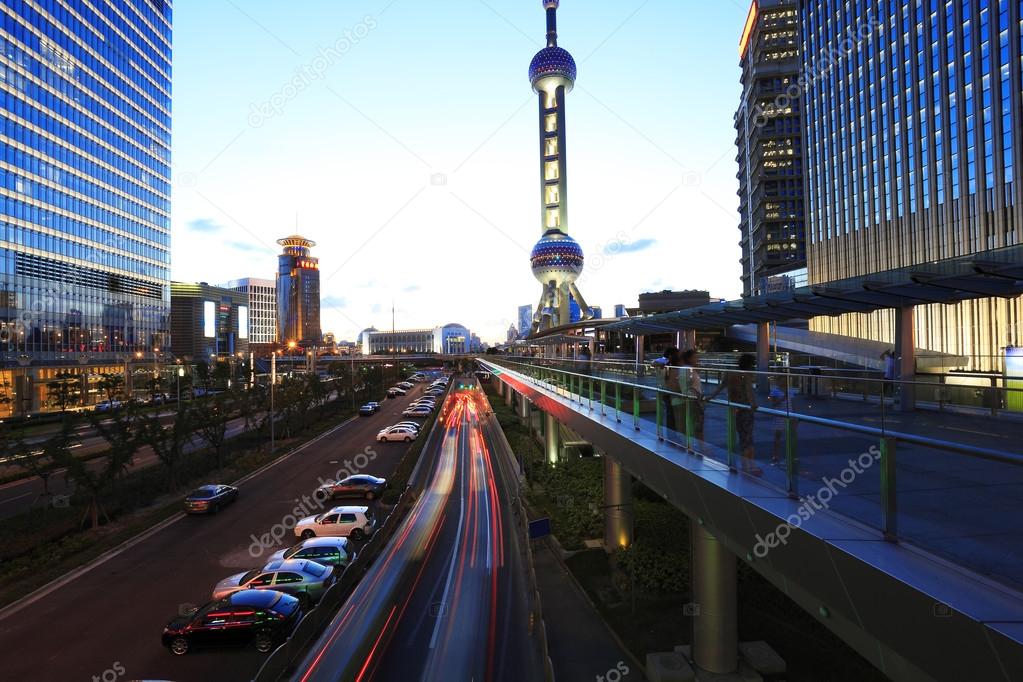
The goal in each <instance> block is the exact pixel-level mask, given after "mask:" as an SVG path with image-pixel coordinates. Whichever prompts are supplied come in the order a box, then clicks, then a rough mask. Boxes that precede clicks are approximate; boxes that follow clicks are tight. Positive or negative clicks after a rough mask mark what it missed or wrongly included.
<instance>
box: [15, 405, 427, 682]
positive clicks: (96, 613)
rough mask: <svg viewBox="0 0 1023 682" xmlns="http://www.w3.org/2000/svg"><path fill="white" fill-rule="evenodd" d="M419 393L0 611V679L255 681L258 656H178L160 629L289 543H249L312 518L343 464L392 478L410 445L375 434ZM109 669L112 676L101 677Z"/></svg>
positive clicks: (217, 652) (247, 652)
mask: <svg viewBox="0 0 1023 682" xmlns="http://www.w3.org/2000/svg"><path fill="white" fill-rule="evenodd" d="M421 391H422V388H421V387H417V388H416V389H414V390H413V391H411V392H410V393H409V395H407V396H404V397H402V398H399V399H397V400H387V401H384V403H383V409H382V410H381V411H380V412H378V413H377V414H376V415H374V416H372V417H362V418H356V419H355V420H353V421H351V422H348V423H346V424H344V425H342V426H340V427H338V428H335V429H334V430H332V431H330V432H328V433H327V434H325V435H324V436H322V437H320V438H319V439H317V440H315V441H313V442H311V443H309V444H307V445H306V446H305V447H304V448H302V449H301V450H300V451H298V452H296V453H295V454H293V455H292V456H291V457H289V458H287V459H286V460H284V461H282V462H280V463H278V464H277V465H275V466H273V467H272V468H270V469H268V470H266V471H264V472H262V473H260V474H259V475H258V476H255V477H254V478H252V479H250V480H248V481H246V482H245V483H244V484H242V486H241V496H240V498H239V500H238V502H237V503H236V504H233V505H231V506H230V507H228V508H226V509H224V510H223V511H222V512H221V513H220V514H218V515H215V516H189V517H185V518H181V519H179V520H177V521H175V522H173V523H171V524H169V525H168V526H166V527H165V528H163V529H161V530H159V531H157V532H155V533H154V534H153V535H151V536H149V537H147V538H145V539H144V540H142V541H141V542H139V543H138V544H136V545H134V546H132V547H130V548H129V549H127V550H126V551H124V552H123V553H121V554H119V555H117V556H114V557H113V558H111V559H109V560H107V561H106V562H104V563H102V564H101V565H99V566H97V567H95V568H93V569H91V570H89V571H88V572H86V573H85V574H83V575H81V576H78V577H77V578H75V579H74V580H71V581H70V582H68V583H67V584H64V585H62V586H60V587H59V588H58V589H56V590H54V591H52V592H50V593H48V594H44V595H42V596H40V597H39V598H38V599H36V600H34V601H33V602H32V603H30V604H28V605H27V606H24V607H22V608H20V609H19V610H17V611H12V610H11V609H5V610H3V611H0V670H2V671H3V672H2V673H0V677H2V678H3V679H6V680H19V681H21V680H33V681H35V680H40V681H43V682H49V681H51V680H52V681H53V682H69V681H73V680H83V681H87V680H92V679H93V676H99V678H100V679H113V675H117V677H116V679H121V680H135V679H151V680H154V679H155V680H174V681H175V682H190V681H195V682H210V681H211V680H217V681H225V682H230V681H233V680H239V681H240V680H250V679H252V677H253V676H254V675H255V673H256V671H257V670H258V669H259V667H260V666H261V665H262V663H263V660H264V656H263V655H261V654H259V653H257V652H256V651H255V650H254V649H210V650H206V651H199V652H195V653H189V654H188V655H186V656H174V655H172V654H171V653H170V652H169V651H168V650H166V649H165V648H164V647H163V646H162V644H161V642H160V635H161V633H162V631H163V627H164V625H166V623H167V622H168V621H169V620H170V619H171V618H173V617H174V616H175V615H176V614H177V613H178V612H179V610H180V609H183V608H187V606H188V605H201V604H203V603H205V602H207V601H209V599H210V593H211V591H212V589H213V586H214V585H215V584H216V582H217V581H218V580H220V579H222V578H225V577H227V576H228V575H231V574H233V573H238V572H240V571H244V570H247V569H250V568H258V567H259V566H262V564H263V563H265V561H266V557H268V556H269V555H270V554H272V553H273V552H275V551H277V550H278V549H280V548H282V547H284V546H288V545H291V544H293V543H294V542H295V541H296V539H295V537H294V535H293V534H292V533H291V531H290V529H289V530H287V532H285V533H284V539H283V541H282V542H281V544H275V545H273V546H270V547H264V546H262V544H261V543H259V542H256V540H257V539H258V538H259V537H260V536H261V535H263V534H265V533H271V532H273V531H274V529H275V527H276V529H277V530H278V531H283V530H284V528H283V525H284V524H285V519H286V518H287V517H288V515H290V514H292V513H293V510H294V508H295V507H296V506H297V505H298V504H300V503H301V502H302V500H303V496H305V498H306V499H307V500H308V505H307V508H310V509H311V511H310V513H318V512H319V511H320V510H319V509H318V508H317V507H316V506H315V502H314V501H312V496H313V492H314V491H315V489H316V488H317V486H318V485H319V484H320V478H321V477H322V478H323V479H328V478H335V477H337V474H338V471H339V469H341V468H342V467H344V466H345V463H346V460H347V461H349V468H350V469H352V468H353V467H354V461H359V462H364V463H365V464H366V466H365V468H364V469H362V470H360V471H359V473H369V474H374V475H378V476H385V477H387V476H390V475H391V473H392V472H393V471H394V469H395V467H396V466H397V464H398V462H399V461H400V459H401V456H402V455H403V454H404V453H405V452H406V451H407V450H408V446H407V445H406V444H405V443H387V444H385V443H377V442H376V441H375V436H376V433H377V431H378V430H380V429H381V428H384V427H385V426H389V425H390V424H393V423H394V422H395V421H399V420H400V414H401V411H402V410H403V409H404V407H405V405H407V404H408V403H409V402H410V401H411V400H412V399H413V398H414V397H415V396H416V395H418V394H420V393H421ZM424 437H425V436H424ZM359 455H362V457H357V456H359ZM352 472H353V473H354V470H353V471H352ZM341 475H342V476H344V475H347V474H345V473H344V472H342V474H341ZM341 503H342V502H340V501H339V502H338V503H337V504H341ZM363 504H364V502H363ZM383 515H384V513H383V512H382V511H381V512H378V513H377V516H378V517H382V516H383ZM106 671H114V672H113V673H108V675H107V677H104V672H106ZM121 671H123V672H121Z"/></svg>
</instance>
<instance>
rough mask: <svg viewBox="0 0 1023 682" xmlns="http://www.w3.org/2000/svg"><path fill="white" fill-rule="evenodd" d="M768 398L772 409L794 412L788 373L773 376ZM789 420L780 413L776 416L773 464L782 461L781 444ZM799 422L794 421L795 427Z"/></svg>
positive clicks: (772, 452) (793, 426) (793, 425)
mask: <svg viewBox="0 0 1023 682" xmlns="http://www.w3.org/2000/svg"><path fill="white" fill-rule="evenodd" d="M768 400H770V401H771V409H774V410H778V411H779V412H784V413H785V414H789V413H790V412H792V390H791V388H790V387H789V377H788V375H785V374H780V375H778V376H775V377H771V392H770V393H769V394H768ZM787 422H788V419H786V418H785V417H782V416H780V415H776V416H775V417H774V447H773V448H772V450H771V464H778V463H779V462H780V461H781V455H780V453H781V444H782V442H783V441H784V438H785V429H786V426H787ZM797 423H798V422H793V423H792V428H793V429H795V428H796V424H797Z"/></svg>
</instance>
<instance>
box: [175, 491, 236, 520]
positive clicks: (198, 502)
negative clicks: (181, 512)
mask: <svg viewBox="0 0 1023 682" xmlns="http://www.w3.org/2000/svg"><path fill="white" fill-rule="evenodd" d="M237 499H238V488H235V487H234V486H233V485H222V484H211V485H204V486H200V487H198V488H196V489H195V490H193V491H192V492H190V493H189V494H188V496H187V497H186V498H185V511H186V512H188V513H189V514H216V513H217V512H219V511H220V510H221V509H223V508H224V507H226V506H227V505H229V504H231V503H232V502H235V501H237Z"/></svg>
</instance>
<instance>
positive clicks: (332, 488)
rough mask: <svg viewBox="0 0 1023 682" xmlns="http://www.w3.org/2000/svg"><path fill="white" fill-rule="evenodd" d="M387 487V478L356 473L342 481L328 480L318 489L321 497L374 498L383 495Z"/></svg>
mask: <svg viewBox="0 0 1023 682" xmlns="http://www.w3.org/2000/svg"><path fill="white" fill-rule="evenodd" d="M386 489H387V479H386V478H378V477H377V476H370V475H369V474H356V475H354V476H349V477H348V478H343V479H341V480H340V481H327V482H326V483H324V484H323V485H321V486H320V487H319V488H317V489H316V492H317V493H318V496H319V497H320V498H321V499H328V498H337V497H365V498H366V499H367V500H373V499H376V498H378V497H380V496H381V495H383V493H384V490H386Z"/></svg>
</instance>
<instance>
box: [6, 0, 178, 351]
mask: <svg viewBox="0 0 1023 682" xmlns="http://www.w3.org/2000/svg"><path fill="white" fill-rule="evenodd" d="M73 5H74V7H73V8H70V7H68V6H67V5H66V4H65V3H56V2H43V3H35V2H29V1H28V0H4V2H2V3H0V9H2V22H3V24H2V27H0V88H2V90H3V97H2V98H0V155H2V161H3V163H4V167H3V171H4V172H3V174H2V178H0V359H2V360H3V361H4V364H5V365H11V364H12V363H13V362H14V361H17V362H18V363H19V364H27V363H31V364H33V365H34V366H39V365H47V364H50V365H60V364H64V363H74V364H79V363H82V364H85V365H88V364H91V363H96V362H103V361H107V362H110V361H113V360H115V359H119V358H123V357H126V356H128V355H134V354H135V353H138V352H143V351H153V350H154V349H155V348H159V347H160V346H162V345H164V344H165V342H166V341H167V340H168V339H166V336H167V334H168V324H169V321H168V316H169V313H170V281H169V278H170V177H171V173H170V147H171V5H170V3H169V2H166V1H164V0H118V1H117V2H98V3H88V2H79V3H73Z"/></svg>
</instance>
